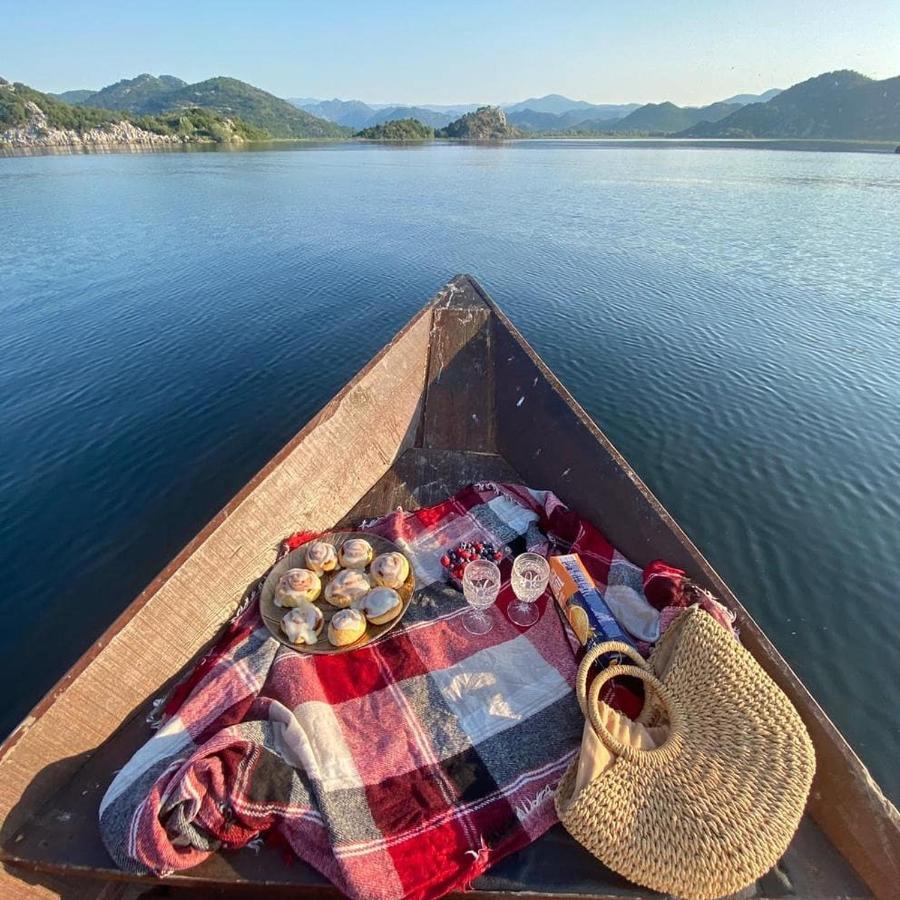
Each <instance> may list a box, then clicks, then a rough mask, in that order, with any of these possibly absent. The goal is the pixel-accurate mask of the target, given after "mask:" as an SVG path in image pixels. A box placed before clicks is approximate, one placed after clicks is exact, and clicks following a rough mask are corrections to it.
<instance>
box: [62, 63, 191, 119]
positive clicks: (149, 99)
mask: <svg viewBox="0 0 900 900" xmlns="http://www.w3.org/2000/svg"><path fill="white" fill-rule="evenodd" d="M186 85H187V82H186V81H182V80H181V79H180V78H176V77H175V76H174V75H159V76H157V75H148V74H147V73H146V72H145V73H144V74H143V75H138V76H137V78H123V79H122V80H121V81H117V82H116V83H115V84H111V85H108V86H107V87H105V88H102V89H101V90H99V91H96V92H94V93H93V94H90V95H89V96H87V97H84V98H83V99H81V100H78V101H76V102H77V103H78V104H79V105H81V106H85V105H90V106H93V107H96V108H98V109H128V110H131V111H132V112H147V111H149V106H150V105H152V104H154V103H156V101H158V100H159V99H160V98H162V97H165V96H168V95H169V94H171V93H173V92H174V91H177V90H178V89H179V88H183V87H185V86H186ZM160 109H161V107H160V106H159V105H158V104H157V105H156V107H155V109H154V110H153V111H155V112H158V111H160Z"/></svg>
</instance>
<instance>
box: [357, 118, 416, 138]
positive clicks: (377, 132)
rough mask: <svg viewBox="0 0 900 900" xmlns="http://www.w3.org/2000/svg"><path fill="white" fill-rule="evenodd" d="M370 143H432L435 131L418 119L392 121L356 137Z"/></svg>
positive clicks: (358, 133) (360, 132) (363, 131)
mask: <svg viewBox="0 0 900 900" xmlns="http://www.w3.org/2000/svg"><path fill="white" fill-rule="evenodd" d="M355 137H358V138H364V139H365V140H368V141H430V140H431V139H432V138H433V137H434V129H433V128H431V127H430V126H428V125H424V124H423V123H422V122H420V121H419V120H418V119H391V121H390V122H382V123H380V124H379V125H373V126H371V128H363V130H362V131H358V132H357V133H356V135H355Z"/></svg>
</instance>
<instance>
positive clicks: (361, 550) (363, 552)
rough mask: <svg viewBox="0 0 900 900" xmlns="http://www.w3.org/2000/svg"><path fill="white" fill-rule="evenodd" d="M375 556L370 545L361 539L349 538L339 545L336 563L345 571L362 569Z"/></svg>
mask: <svg viewBox="0 0 900 900" xmlns="http://www.w3.org/2000/svg"><path fill="white" fill-rule="evenodd" d="M374 555H375V551H374V550H373V549H372V545H371V544H370V543H369V542H368V541H366V540H363V539H362V538H350V540H349V541H344V543H343V544H341V549H340V550H338V561H339V562H340V564H341V565H342V566H343V567H344V568H345V569H364V568H365V567H366V566H367V565H368V564H369V563H370V562H372V557H373V556H374Z"/></svg>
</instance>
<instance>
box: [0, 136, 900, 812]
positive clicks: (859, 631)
mask: <svg viewBox="0 0 900 900" xmlns="http://www.w3.org/2000/svg"><path fill="white" fill-rule="evenodd" d="M0 183H2V188H3V190H2V192H0V212H2V213H3V215H0V434H2V441H3V446H2V454H3V456H2V462H3V465H2V467H0V554H2V561H0V562H2V566H3V571H4V576H5V588H6V590H5V593H4V596H3V598H0V623H2V625H3V626H4V627H3V631H2V633H0V648H2V650H3V655H2V657H0V660H2V661H0V678H6V679H12V678H15V679H16V682H17V683H21V684H27V685H29V690H28V691H24V692H23V693H22V696H21V697H19V698H17V699H16V700H14V701H13V702H12V703H10V704H9V708H8V709H7V710H6V711H5V712H4V713H3V715H2V716H0V726H3V727H7V728H8V727H11V726H12V725H13V724H14V721H15V719H16V718H17V717H19V716H21V715H22V714H23V713H24V712H26V711H27V708H28V707H29V706H30V705H31V703H32V702H33V701H34V700H35V699H37V697H38V696H39V695H40V694H41V693H42V692H43V691H44V690H45V689H46V688H47V687H48V686H49V685H50V683H52V681H53V680H54V679H55V678H56V677H57V676H58V675H59V674H60V673H61V672H62V671H63V670H64V668H65V667H66V666H67V665H68V664H69V663H71V662H72V661H73V660H74V658H75V657H76V656H77V655H78V654H79V653H80V652H81V650H82V649H84V647H86V646H87V644H89V643H90V641H91V640H92V639H93V638H94V637H95V636H96V634H97V633H98V632H99V630H100V629H101V628H102V627H103V626H105V625H106V624H107V623H108V622H109V621H110V620H111V619H112V618H113V617H114V615H115V614H117V613H118V612H119V610H120V609H121V607H122V606H123V605H124V603H125V602H127V600H128V599H129V598H130V596H131V595H133V594H134V593H136V592H137V591H138V590H140V589H141V588H142V587H143V586H144V585H145V584H146V583H147V582H148V581H149V580H150V578H152V577H153V575H154V574H155V573H156V571H158V570H159V568H161V567H162V565H164V564H165V563H166V562H167V561H168V559H169V558H170V557H171V555H172V554H173V553H174V552H176V551H177V550H178V549H179V547H180V546H181V545H182V544H183V543H184V542H186V541H187V540H188V539H189V538H190V537H191V536H193V534H194V533H195V532H196V531H197V529H198V528H199V527H200V526H202V524H203V523H204V522H205V521H206V520H207V519H208V518H209V517H210V515H212V514H213V513H214V512H215V511H216V510H217V509H218V508H220V507H221V505H222V504H223V503H225V502H226V501H227V500H228V499H229V498H230V497H231V496H232V495H233V494H234V493H235V491H236V490H237V489H238V488H239V487H240V486H241V485H242V484H243V483H244V482H245V481H246V480H247V478H248V477H249V476H250V475H251V474H252V473H253V472H254V471H255V470H256V469H258V468H259V467H260V466H261V465H262V464H264V463H265V461H266V460H267V459H268V458H269V457H270V456H271V455H272V454H273V453H274V452H275V451H276V450H277V449H278V448H279V447H280V446H281V445H282V444H283V443H284V442H285V441H286V440H287V439H288V438H289V437H290V436H291V435H292V434H293V433H294V432H295V431H296V430H297V429H298V428H299V427H300V426H301V425H302V424H303V423H304V422H305V421H306V420H307V419H308V418H309V416H310V415H312V414H313V413H314V412H315V411H316V410H317V409H319V408H320V407H321V406H322V405H323V404H324V403H325V402H327V400H328V399H329V398H330V397H331V396H332V395H333V394H334V392H335V391H336V390H337V389H338V388H339V387H340V386H341V384H343V383H344V382H345V381H346V380H347V378H349V377H350V376H351V375H352V374H353V373H354V372H355V371H356V370H357V369H358V368H359V367H360V366H361V365H362V364H364V363H365V361H366V360H367V359H368V358H369V357H370V356H371V355H372V354H373V353H374V352H375V351H376V350H378V349H379V348H380V347H381V346H382V345H383V343H384V342H385V341H386V340H387V339H388V338H389V337H390V336H391V335H392V334H393V333H394V332H395V331H396V330H397V328H399V327H400V326H401V325H402V324H403V323H404V322H405V321H406V319H408V318H409V316H410V315H411V314H412V313H413V312H414V311H415V310H416V309H417V308H418V307H419V306H420V305H421V303H422V302H423V301H424V299H425V298H426V297H427V296H428V295H430V294H431V293H432V292H433V291H434V290H435V288H436V287H437V286H439V285H440V284H441V283H442V282H443V281H445V280H446V279H447V278H448V277H449V276H450V275H452V274H454V273H455V272H458V271H470V272H472V273H473V274H475V275H476V276H477V277H479V278H480V279H482V281H483V282H484V284H485V285H486V287H487V288H488V289H489V290H490V291H491V292H492V293H493V294H494V296H495V297H496V298H497V300H498V301H499V302H500V303H501V304H502V305H503V307H504V308H505V309H506V311H507V312H508V313H509V315H510V316H511V318H513V320H514V321H515V322H516V324H517V325H518V326H519V327H520V328H521V330H522V331H523V333H524V334H525V335H526V337H527V338H528V339H529V340H530V341H531V342H532V343H533V344H534V345H535V347H536V348H537V350H538V351H539V352H540V353H541V354H542V355H543V356H544V358H545V359H546V360H547V362H548V364H549V365H550V366H551V367H552V368H553V369H554V370H555V371H556V372H557V374H558V375H559V376H560V378H561V379H562V380H563V381H564V382H565V383H566V385H567V387H569V388H570V389H571V390H572V392H573V393H574V394H575V396H576V397H577V399H578V400H579V401H580V402H581V403H582V405H584V406H585V408H586V409H587V410H588V412H589V413H590V414H591V415H592V416H594V418H595V419H596V420H597V421H598V422H599V424H600V425H601V427H602V428H603V429H604V430H605V431H606V432H607V433H608V434H609V436H610V438H611V439H612V440H613V441H614V442H615V443H616V444H617V446H618V447H619V449H620V450H622V452H623V453H624V454H625V455H626V457H627V458H628V459H629V461H630V462H631V463H632V464H633V465H634V466H635V468H636V469H637V471H638V472H639V473H640V474H641V476H642V477H643V478H644V479H645V480H646V481H647V483H648V484H649V485H650V487H651V489H653V490H654V491H655V492H656V493H657V494H658V496H659V497H660V499H661V500H662V501H663V502H664V503H665V504H666V505H667V506H668V507H669V509H670V510H671V511H672V513H673V514H674V515H675V517H676V518H677V519H678V520H679V522H680V524H682V525H683V526H684V528H685V530H686V531H687V532H688V533H689V534H690V535H691V536H692V538H693V539H694V540H695V541H696V543H697V544H698V545H699V546H700V547H701V548H702V550H703V551H704V553H705V554H706V555H707V556H708V557H709V559H710V560H711V562H712V563H713V565H714V566H715V567H716V568H717V569H719V571H721V572H722V574H723V575H724V576H725V577H726V580H728V581H729V582H730V583H731V584H732V586H733V587H734V588H735V590H736V592H737V593H738V595H739V596H741V598H742V599H743V601H744V602H745V604H746V605H747V606H748V608H749V609H750V610H751V611H752V613H753V615H754V616H755V617H756V618H757V619H758V621H759V622H760V624H761V625H762V626H763V627H764V628H765V630H766V631H767V632H768V633H769V634H770V636H771V637H772V638H773V640H774V641H775V642H776V644H777V645H778V647H779V649H780V650H781V651H782V652H783V653H784V655H785V656H786V658H787V659H788V660H789V662H790V663H791V664H792V665H793V666H794V667H795V669H796V670H797V671H798V673H799V674H800V676H801V677H802V678H803V679H804V680H805V681H806V682H807V683H808V684H809V686H810V688H811V689H812V691H813V693H814V694H815V695H816V696H817V698H818V699H819V700H820V701H821V702H822V703H823V705H824V706H825V708H826V710H827V711H828V712H829V714H830V715H831V716H832V717H833V718H834V719H835V721H836V722H837V723H838V725H839V727H840V728H841V729H842V730H843V731H844V732H845V734H846V735H847V736H848V738H849V739H850V741H851V743H852V744H853V745H854V746H855V747H856V748H857V749H858V750H859V751H860V753H861V754H862V756H863V758H864V759H865V760H866V762H867V763H868V764H869V765H870V766H871V767H872V768H873V770H874V772H875V774H876V777H877V778H878V779H879V780H880V781H881V782H882V783H883V784H884V786H885V787H886V788H887V789H888V790H889V791H890V792H891V793H892V794H893V796H894V797H897V796H900V773H897V772H896V771H895V770H894V769H895V767H893V766H892V765H891V762H892V760H893V759H896V758H897V756H898V753H900V744H898V734H900V713H898V712H897V709H898V708H900V704H898V703H896V698H897V688H896V685H897V683H898V681H900V662H898V660H897V658H896V654H895V653H894V652H893V644H894V642H895V636H896V634H897V633H898V630H900V604H897V602H896V597H897V594H898V592H900V567H898V563H897V559H898V538H897V535H898V531H897V525H896V523H897V521H898V514H900V491H898V488H897V484H898V483H900V445H898V444H900V440H898V435H900V402H898V401H900V350H898V348H900V316H898V313H897V310H898V308H900V306H898V300H900V289H898V285H900V256H898V254H897V251H896V240H895V235H894V230H893V229H892V228H891V223H892V222H893V220H894V219H895V217H896V212H895V208H896V205H897V199H898V191H900V179H898V178H897V176H896V162H895V160H894V159H893V158H892V157H890V156H880V155H864V154H844V153H798V152H779V153H763V152H757V151H747V150H737V149H726V148H724V147H723V148H720V149H709V148H704V149H697V148H696V147H690V148H688V147H683V148H672V147H671V146H666V147H659V148H654V147H652V146H651V145H649V144H644V145H641V146H634V145H630V144H628V143H627V142H617V143H616V144H613V143H612V142H610V143H603V142H597V143H596V144H593V143H591V144H578V145H569V144H565V143H556V144H553V145H540V144H538V143H531V144H520V145H515V146H511V147H505V148H501V149H499V150H496V149H493V148H478V147H434V148H429V149H425V150H423V149H409V150H402V149H395V148H392V149H390V150H385V149H382V148H376V147H372V148H352V149H347V148H337V147H330V148H313V149H303V150H299V151H286V150H278V151H271V152H261V153H240V154H225V153H222V154H215V153H208V154H154V155H146V156H139V155H135V156H115V155H109V156H77V157H46V158H26V159H6V160H0ZM10 212H13V213H14V214H9V213H10ZM51 559H52V564H51V563H50V562H49V560H51ZM73 609H74V610H77V613H78V614H77V616H75V617H74V624H73V626H72V628H71V629H67V633H66V634H65V635H62V634H59V633H58V630H53V629H50V630H47V629H46V627H45V624H46V622H48V621H50V620H51V619H52V618H53V617H54V616H55V615H58V614H59V613H60V612H61V611H62V610H69V611H71V610H73ZM36 642H39V643H40V646H41V653H40V654H36V653H34V652H33V649H34V645H35V643H36ZM48 660H49V661H50V662H49V663H48ZM885 698H893V700H894V701H895V702H892V703H888V704H887V707H888V710H887V712H886V711H885V703H884V699H885Z"/></svg>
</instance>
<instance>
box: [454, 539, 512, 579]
mask: <svg viewBox="0 0 900 900" xmlns="http://www.w3.org/2000/svg"><path fill="white" fill-rule="evenodd" d="M473 559H489V560H491V562H500V560H501V559H503V551H502V550H500V549H498V548H497V547H495V546H494V545H493V544H484V543H482V542H481V541H465V542H463V543H462V544H460V545H459V546H458V547H455V548H454V549H453V550H451V551H450V552H449V553H445V554H444V555H443V556H442V557H441V565H442V566H443V567H444V568H445V569H447V570H448V571H449V573H450V574H451V575H452V576H453V577H454V578H455V579H456V580H457V581H462V577H463V572H465V570H466V563H468V562H471V561H472V560H473Z"/></svg>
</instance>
